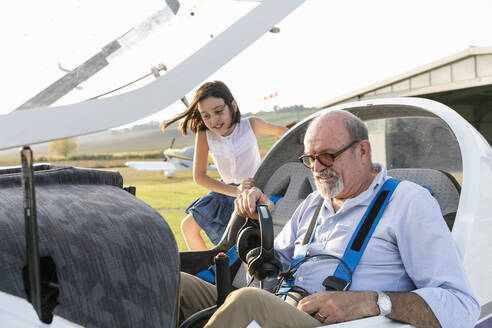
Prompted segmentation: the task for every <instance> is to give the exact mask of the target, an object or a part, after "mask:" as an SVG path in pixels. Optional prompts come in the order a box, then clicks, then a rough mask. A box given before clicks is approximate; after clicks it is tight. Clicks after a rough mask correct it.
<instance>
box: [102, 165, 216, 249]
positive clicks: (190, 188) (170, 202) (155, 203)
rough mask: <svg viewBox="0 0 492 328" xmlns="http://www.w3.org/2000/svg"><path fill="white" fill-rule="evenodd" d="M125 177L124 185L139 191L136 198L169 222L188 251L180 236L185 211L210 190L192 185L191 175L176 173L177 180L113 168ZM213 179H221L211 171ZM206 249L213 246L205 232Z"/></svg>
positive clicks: (178, 239) (182, 246)
mask: <svg viewBox="0 0 492 328" xmlns="http://www.w3.org/2000/svg"><path fill="white" fill-rule="evenodd" d="M112 170H113V171H118V172H120V173H121V174H122V175H123V182H124V184H125V185H131V186H135V187H136V190H137V192H136V196H137V197H138V198H139V199H141V200H142V201H144V202H145V203H147V204H149V205H150V206H152V208H154V209H155V210H156V211H157V212H159V214H160V215H161V216H162V217H163V218H164V219H165V220H166V221H167V223H168V224H169V226H170V227H171V229H172V231H173V233H174V236H175V238H176V242H177V243H178V248H179V250H182V251H184V250H187V248H186V244H185V242H184V239H183V236H182V235H181V230H180V226H179V225H180V222H181V220H182V219H183V218H184V217H185V215H186V213H185V209H186V208H187V207H188V205H190V204H191V202H193V201H194V200H195V199H197V198H199V197H201V196H203V195H205V194H206V193H207V192H208V190H207V189H205V188H203V187H201V186H199V185H197V184H195V183H194V182H193V178H192V173H191V171H176V172H175V173H176V178H173V179H168V178H166V176H165V175H164V174H162V173H161V172H159V171H136V170H134V169H132V168H128V167H120V168H114V169H112ZM208 173H209V175H210V176H212V177H215V178H219V175H218V173H217V171H209V172H208ZM202 236H203V238H204V239H205V241H206V242H207V246H209V247H212V246H213V245H212V243H211V242H210V241H209V240H208V238H207V237H206V235H205V234H204V233H203V232H202Z"/></svg>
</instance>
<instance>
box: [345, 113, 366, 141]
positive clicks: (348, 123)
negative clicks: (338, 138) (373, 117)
mask: <svg viewBox="0 0 492 328" xmlns="http://www.w3.org/2000/svg"><path fill="white" fill-rule="evenodd" d="M345 128H346V129H347V132H348V134H349V135H350V137H351V138H352V140H368V139H369V132H368V130H367V126H366V124H365V123H364V122H363V121H362V120H361V119H360V118H358V117H357V116H355V115H353V114H351V115H350V117H347V118H346V119H345Z"/></svg>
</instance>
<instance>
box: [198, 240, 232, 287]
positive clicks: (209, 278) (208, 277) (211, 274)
mask: <svg viewBox="0 0 492 328" xmlns="http://www.w3.org/2000/svg"><path fill="white" fill-rule="evenodd" d="M226 255H227V256H229V267H232V266H233V264H234V263H236V261H237V260H238V259H239V255H238V254H237V250H236V245H234V246H232V247H231V248H230V249H229V250H228V251H227V252H226ZM195 277H198V278H200V279H202V280H204V281H206V282H209V283H211V284H215V265H211V266H209V267H208V268H207V269H205V270H203V271H200V272H198V273H197V274H195Z"/></svg>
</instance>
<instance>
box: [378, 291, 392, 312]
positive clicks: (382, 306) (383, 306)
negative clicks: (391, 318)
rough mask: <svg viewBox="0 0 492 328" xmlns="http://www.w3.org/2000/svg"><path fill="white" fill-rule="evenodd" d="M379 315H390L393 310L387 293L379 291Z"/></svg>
mask: <svg viewBox="0 0 492 328" xmlns="http://www.w3.org/2000/svg"><path fill="white" fill-rule="evenodd" d="M378 306H379V312H380V314H379V315H388V314H390V312H391V299H390V298H389V296H388V295H386V294H385V293H378Z"/></svg>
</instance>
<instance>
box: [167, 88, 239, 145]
mask: <svg viewBox="0 0 492 328" xmlns="http://www.w3.org/2000/svg"><path fill="white" fill-rule="evenodd" d="M208 97H215V98H222V99H224V102H225V104H226V105H227V107H228V108H229V110H230V111H231V117H232V119H231V125H230V126H229V127H231V126H232V125H233V124H236V123H239V121H240V120H241V113H240V112H239V107H238V108H237V110H236V111H234V107H233V106H232V101H233V100H234V97H233V96H232V93H231V91H230V90H229V88H228V87H227V86H226V85H225V84H224V83H223V82H221V81H212V82H206V83H204V84H202V85H201V86H200V88H199V89H198V90H197V92H196V93H195V97H194V98H193V101H192V102H191V104H190V105H189V106H188V108H187V109H186V110H185V111H184V112H182V113H181V114H178V115H176V116H175V117H173V118H172V119H170V120H166V121H162V122H161V127H162V131H165V130H166V128H167V127H168V126H169V125H171V124H173V123H174V122H176V121H178V120H181V119H182V118H184V120H182V121H181V122H180V123H179V126H178V130H179V131H181V133H182V134H183V135H185V136H186V135H188V131H187V130H188V129H190V130H191V132H193V133H197V132H198V131H203V130H207V127H206V126H205V123H204V122H203V120H202V117H201V115H200V112H199V111H198V103H199V102H200V101H202V100H204V99H206V98H208Z"/></svg>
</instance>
